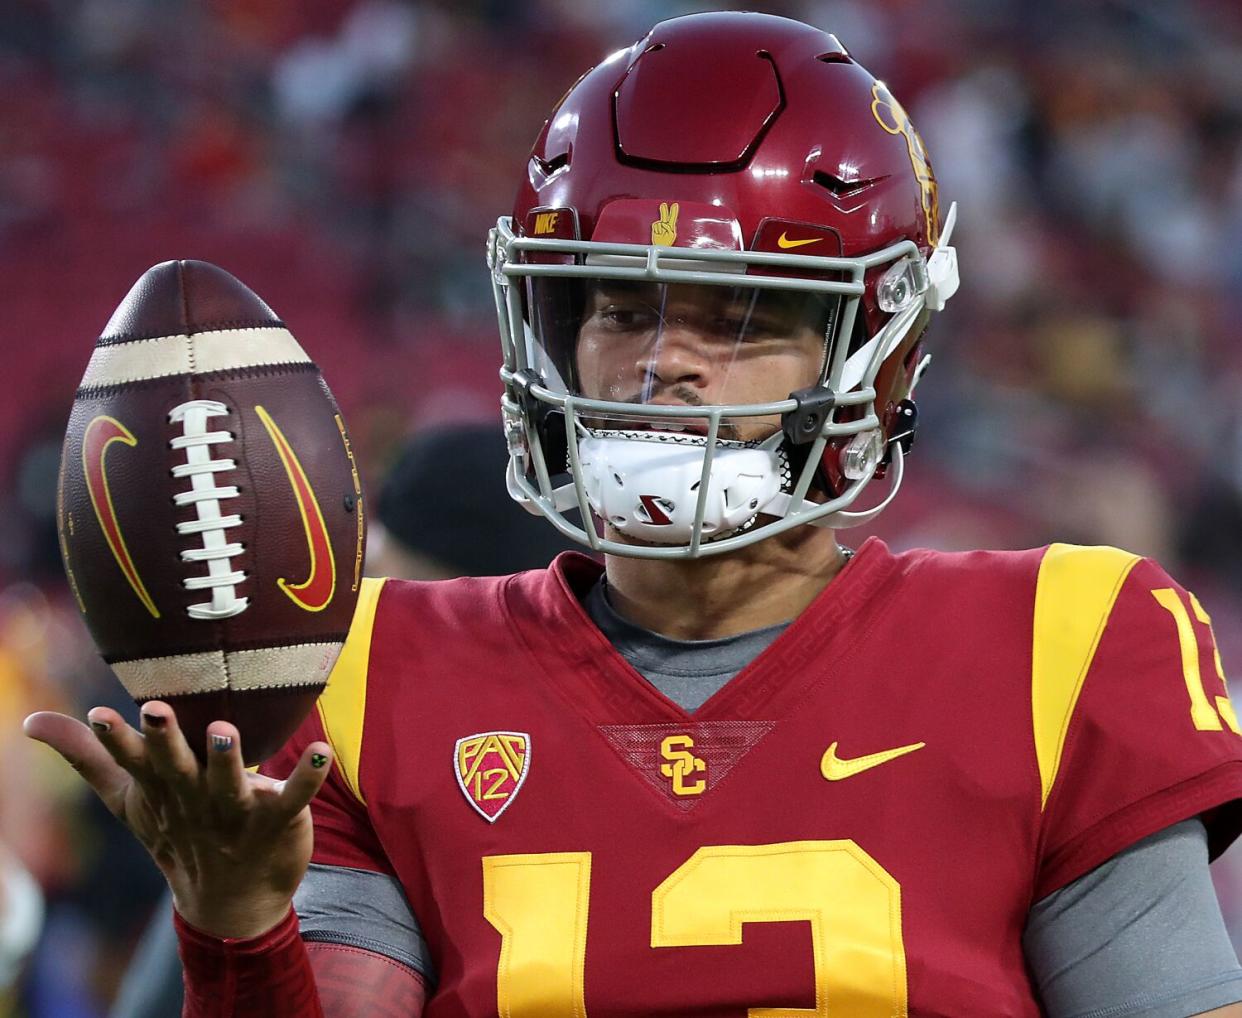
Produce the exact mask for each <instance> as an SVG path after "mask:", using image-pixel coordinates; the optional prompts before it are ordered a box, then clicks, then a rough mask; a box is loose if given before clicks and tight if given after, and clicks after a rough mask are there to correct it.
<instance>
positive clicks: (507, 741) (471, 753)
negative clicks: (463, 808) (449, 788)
mask: <svg viewBox="0 0 1242 1018" xmlns="http://www.w3.org/2000/svg"><path fill="white" fill-rule="evenodd" d="M453 770H454V773H456V775H457V784H458V785H459V786H460V787H461V791H462V794H463V795H464V796H465V797H466V801H467V802H469V803H470V805H471V806H473V807H474V808H475V809H476V810H477V811H478V813H479V815H480V816H481V817H483V819H484V820H486V821H487V822H488V823H495V821H496V818H497V817H498V816H500V814H501V813H503V812H504V811H505V810H506V809H508V808H509V803H511V802H512V801H513V799H514V797H515V796H516V795H517V794H518V789H520V788H521V787H522V782H523V781H525V780H526V775H527V772H529V770H530V736H529V735H527V734H526V733H525V732H480V733H479V734H478V735H467V736H465V737H464V738H461V739H458V740H457V745H456V746H454V747H453Z"/></svg>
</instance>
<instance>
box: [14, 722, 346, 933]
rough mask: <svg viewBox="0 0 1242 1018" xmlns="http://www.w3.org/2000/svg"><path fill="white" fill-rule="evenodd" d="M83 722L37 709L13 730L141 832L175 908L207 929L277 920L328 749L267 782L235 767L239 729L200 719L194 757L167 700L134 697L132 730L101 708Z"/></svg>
mask: <svg viewBox="0 0 1242 1018" xmlns="http://www.w3.org/2000/svg"><path fill="white" fill-rule="evenodd" d="M87 720H89V721H90V727H89V728H88V727H87V726H86V725H84V724H82V723H81V722H80V721H76V720H74V719H73V718H71V717H67V716H65V715H64V714H55V713H51V712H46V711H44V712H40V713H37V714H31V715H30V717H28V718H27V719H26V722H25V725H24V728H25V732H26V734H27V735H28V736H30V737H31V738H33V739H38V740H39V741H40V742H44V743H46V744H47V745H49V746H51V747H52V748H53V749H54V750H56V752H58V753H59V754H60V755H61V756H63V757H64V758H65V759H66V760H67V761H68V762H69V763H70V764H71V765H72V766H73V768H74V769H75V770H77V771H78V772H79V773H80V774H81V775H82V777H83V778H85V779H86V781H87V783H88V784H89V785H90V786H91V788H93V789H94V790H95V792H96V794H98V796H99V798H100V799H102V800H103V802H104V805H106V806H107V807H108V809H109V810H111V811H112V813H113V814H114V815H115V816H116V817H117V818H118V819H119V820H120V821H121V822H122V823H123V824H125V826H126V827H128V828H129V829H130V830H131V831H132V832H133V833H134V835H135V836H136V837H137V838H138V840H139V841H140V842H142V844H143V846H144V847H145V848H146V850H147V851H148V852H150V853H151V857H152V858H153V859H154V860H155V864H156V865H157V866H158V867H159V868H160V871H161V872H162V873H163V874H164V877H165V879H166V880H167V881H168V885H169V887H171V888H172V892H173V899H174V902H175V904H176V907H177V911H178V912H180V913H181V915H182V917H183V918H184V919H185V920H186V921H187V922H188V923H190V925H192V926H195V927H197V928H198V929H200V930H202V931H203V932H204V933H209V934H212V935H214V936H217V937H255V936H258V935H260V934H262V933H265V932H267V931H268V930H270V929H271V928H272V927H274V926H275V925H276V924H277V923H279V922H280V921H281V920H282V919H284V918H285V916H286V915H287V914H288V912H289V906H290V903H291V902H292V900H293V892H294V891H295V890H297V887H298V884H299V883H301V881H302V877H303V876H304V875H305V873H306V867H307V866H308V865H309V863H310V856H311V847H312V827H311V816H310V808H309V803H310V801H311V799H313V798H314V796H315V793H316V792H318V791H319V788H320V786H321V785H322V784H323V782H324V778H325V776H326V775H327V773H328V763H329V760H330V750H329V749H328V747H327V746H326V745H325V744H324V743H322V742H317V743H312V744H311V745H310V746H308V747H307V748H306V751H305V752H304V753H303V754H302V757H301V759H300V760H299V761H298V764H297V766H296V767H295V768H294V771H293V773H292V774H291V775H290V776H289V778H288V779H287V780H286V781H274V780H272V779H271V778H266V777H263V776H261V775H257V774H250V773H248V772H247V771H246V770H245V768H244V767H243V765H242V753H241V740H240V736H239V735H238V732H237V729H236V728H234V727H233V726H232V725H230V724H228V723H227V722H224V721H214V722H212V723H211V725H209V726H208V728H207V740H208V747H207V766H206V767H203V766H201V765H200V764H199V762H198V760H197V759H196V758H195V756H194V754H193V753H192V752H191V751H190V747H189V745H188V744H187V743H186V740H185V736H184V735H182V733H181V729H180V728H179V727H178V725H177V718H176V715H175V714H174V713H173V709H172V708H171V707H170V706H169V705H168V704H166V703H162V702H160V701H158V700H153V701H150V702H148V703H146V704H144V705H143V707H142V722H141V725H142V729H141V731H136V730H135V729H134V728H132V727H131V726H130V725H129V724H128V723H126V721H125V719H124V718H122V717H121V715H120V714H118V713H117V712H116V711H114V710H111V709H109V708H107V707H96V708H94V709H93V710H92V711H91V712H90V713H89V714H88V715H87ZM92 729H93V730H92Z"/></svg>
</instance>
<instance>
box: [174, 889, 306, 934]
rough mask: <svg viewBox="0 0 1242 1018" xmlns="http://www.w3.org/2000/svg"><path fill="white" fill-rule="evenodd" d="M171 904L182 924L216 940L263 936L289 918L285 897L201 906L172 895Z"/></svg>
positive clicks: (291, 907)
mask: <svg viewBox="0 0 1242 1018" xmlns="http://www.w3.org/2000/svg"><path fill="white" fill-rule="evenodd" d="M173 907H174V910H175V912H176V915H177V917H178V918H179V919H180V921H181V925H182V926H184V927H188V928H189V929H190V930H192V931H195V932H197V933H200V934H203V935H204V936H207V937H212V938H215V939H217V940H254V939H256V938H260V937H265V936H267V935H268V934H271V933H273V932H274V931H276V929H277V928H278V927H280V926H281V925H282V924H284V923H287V922H289V921H291V919H292V917H293V902H292V901H291V900H290V899H287V898H285V899H274V900H270V901H254V900H247V901H245V902H240V903H236V904H232V903H223V904H222V903H220V902H218V901H217V902H214V903H212V904H211V905H209V906H205V905H202V904H199V903H195V902H186V901H184V900H182V899H181V898H179V897H174V905H173Z"/></svg>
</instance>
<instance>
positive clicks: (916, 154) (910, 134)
mask: <svg viewBox="0 0 1242 1018" xmlns="http://www.w3.org/2000/svg"><path fill="white" fill-rule="evenodd" d="M871 113H872V115H873V116H874V117H875V119H876V123H878V124H879V125H880V126H881V127H882V128H884V130H886V131H887V132H888V133H889V134H901V135H904V136H905V139H906V148H907V150H908V151H909V152H910V164H911V165H912V166H913V167H914V176H915V179H916V180H918V182H919V190H920V191H921V192H922V199H923V215H924V216H925V217H926V219H927V241H928V243H929V244H931V245H932V246H933V247H934V246H935V245H936V242H937V241H938V240H939V239H940V198H939V193H938V189H937V187H936V178H935V177H934V176H933V175H932V168H931V163H930V162H929V161H928V158H927V148H926V146H925V145H924V144H923V139H922V138H920V137H919V132H918V131H916V130H915V129H914V125H913V124H912V123H910V115H909V114H908V113H906V111H905V107H903V106H902V105H901V103H899V102H898V101H897V100H896V99H895V98H894V97H893V93H892V92H890V91H889V90H888V87H887V86H886V85H885V84H884V82H882V81H877V82H876V83H875V84H874V85H872V86H871Z"/></svg>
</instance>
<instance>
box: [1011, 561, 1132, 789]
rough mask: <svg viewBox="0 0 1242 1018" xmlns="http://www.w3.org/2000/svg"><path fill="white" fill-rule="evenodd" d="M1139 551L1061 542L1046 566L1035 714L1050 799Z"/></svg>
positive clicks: (1035, 649)
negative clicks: (1076, 715) (1088, 681)
mask: <svg viewBox="0 0 1242 1018" xmlns="http://www.w3.org/2000/svg"><path fill="white" fill-rule="evenodd" d="M1138 561H1139V556H1137V555H1131V554H1130V553H1129V552H1125V551H1121V550H1119V549H1117V548H1107V547H1095V548H1083V547H1078V546H1077V545H1072V544H1054V545H1052V546H1051V547H1050V548H1049V549H1048V551H1047V552H1046V553H1045V554H1044V558H1043V561H1042V562H1040V564H1039V578H1038V580H1037V581H1036V584H1035V638H1034V642H1033V645H1032V648H1031V715H1032V721H1033V723H1034V727H1035V758H1036V760H1038V762H1039V778H1040V782H1041V784H1042V795H1041V798H1040V804H1039V807H1040V809H1041V810H1042V809H1043V808H1044V807H1045V806H1046V805H1047V803H1048V796H1049V795H1050V794H1051V792H1052V786H1053V783H1054V782H1055V781H1056V779H1057V770H1058V768H1059V767H1060V766H1061V754H1062V752H1063V751H1064V749H1065V735H1066V732H1068V731H1069V726H1070V719H1071V718H1072V717H1073V716H1074V707H1075V706H1076V705H1077V703H1078V696H1079V694H1080V693H1081V692H1082V684H1083V682H1084V680H1085V679H1086V677H1087V671H1088V669H1090V667H1091V661H1092V659H1093V658H1094V657H1095V651H1096V648H1097V647H1098V646H1099V643H1100V636H1101V635H1102V634H1103V632H1104V627H1105V625H1106V624H1107V623H1108V617H1109V615H1110V614H1111V613H1112V610H1113V605H1114V604H1115V603H1116V601H1117V595H1118V594H1119V593H1120V592H1121V586H1122V584H1123V583H1125V581H1126V577H1127V576H1129V575H1130V570H1131V569H1133V568H1134V565H1135V563H1137V562H1138Z"/></svg>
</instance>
